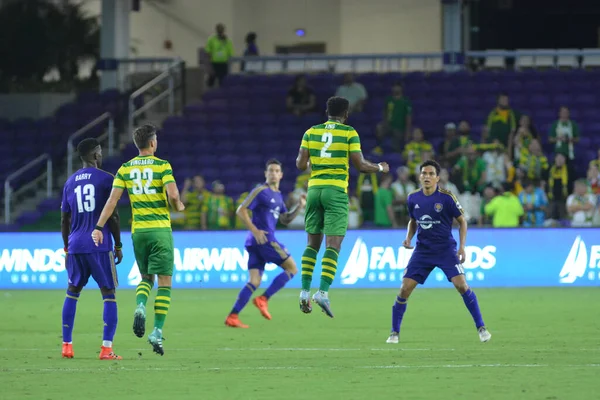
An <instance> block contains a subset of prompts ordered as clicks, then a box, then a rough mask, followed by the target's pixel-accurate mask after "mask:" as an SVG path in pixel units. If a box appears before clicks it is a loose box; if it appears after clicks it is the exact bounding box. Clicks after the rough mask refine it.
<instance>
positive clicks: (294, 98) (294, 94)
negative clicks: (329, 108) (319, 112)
mask: <svg viewBox="0 0 600 400" xmlns="http://www.w3.org/2000/svg"><path fill="white" fill-rule="evenodd" d="M286 104H287V109H288V111H290V112H291V113H293V114H295V115H298V116H300V115H303V114H306V113H309V112H312V111H314V110H315V105H316V97H315V92H313V90H312V89H311V88H310V87H309V86H308V85H307V84H306V77H305V76H304V75H298V76H297V77H296V80H295V81H294V85H293V86H292V88H291V89H290V90H289V91H288V94H287V99H286Z"/></svg>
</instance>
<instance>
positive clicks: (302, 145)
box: [300, 129, 310, 150]
mask: <svg viewBox="0 0 600 400" xmlns="http://www.w3.org/2000/svg"><path fill="white" fill-rule="evenodd" d="M309 139H310V129H309V130H307V131H306V132H304V136H302V143H300V148H301V149H306V150H308V141H309Z"/></svg>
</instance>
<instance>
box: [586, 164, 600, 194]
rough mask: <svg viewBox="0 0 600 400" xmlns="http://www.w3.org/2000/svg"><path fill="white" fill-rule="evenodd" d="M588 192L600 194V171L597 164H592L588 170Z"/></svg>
mask: <svg viewBox="0 0 600 400" xmlns="http://www.w3.org/2000/svg"><path fill="white" fill-rule="evenodd" d="M587 185H588V192H590V193H592V194H595V195H598V194H600V170H599V169H598V167H597V166H596V165H595V164H590V166H589V167H588V170H587Z"/></svg>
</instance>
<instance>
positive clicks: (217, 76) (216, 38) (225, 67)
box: [204, 24, 233, 87]
mask: <svg viewBox="0 0 600 400" xmlns="http://www.w3.org/2000/svg"><path fill="white" fill-rule="evenodd" d="M204 50H205V51H206V52H207V53H208V54H209V56H210V63H211V64H212V69H213V70H212V73H211V74H210V77H209V79H208V86H210V87H213V86H214V85H215V82H216V81H219V86H221V85H223V80H224V79H225V77H226V76H227V74H229V59H230V58H231V57H232V56H233V43H232V41H231V39H229V38H228V37H227V35H225V25H223V24H218V25H217V27H216V33H215V34H214V35H211V36H210V37H209V38H208V41H207V42H206V47H205V48H204Z"/></svg>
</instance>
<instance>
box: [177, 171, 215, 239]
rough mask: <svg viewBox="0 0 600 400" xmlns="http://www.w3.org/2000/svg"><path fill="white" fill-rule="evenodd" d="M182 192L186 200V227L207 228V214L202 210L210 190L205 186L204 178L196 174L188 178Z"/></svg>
mask: <svg viewBox="0 0 600 400" xmlns="http://www.w3.org/2000/svg"><path fill="white" fill-rule="evenodd" d="M182 192H183V196H182V197H183V198H184V201H185V211H184V215H185V221H184V227H185V229H203V230H206V215H203V213H202V210H203V208H204V204H205V203H206V201H207V200H208V198H209V197H210V192H209V191H208V190H207V189H206V187H205V182H204V178H203V177H202V176H201V175H196V176H194V177H193V178H192V179H190V178H188V179H186V180H185V182H184V184H183V191H182Z"/></svg>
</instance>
